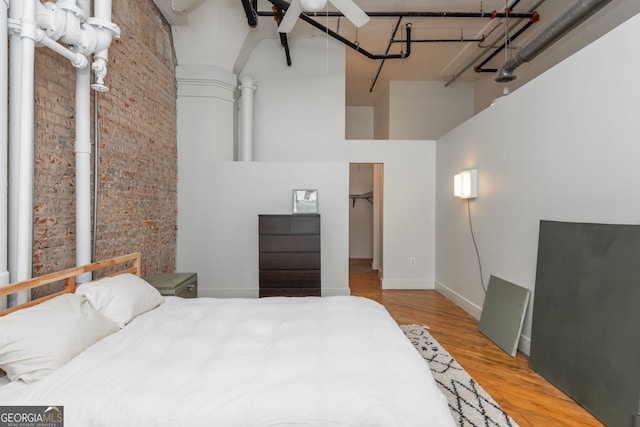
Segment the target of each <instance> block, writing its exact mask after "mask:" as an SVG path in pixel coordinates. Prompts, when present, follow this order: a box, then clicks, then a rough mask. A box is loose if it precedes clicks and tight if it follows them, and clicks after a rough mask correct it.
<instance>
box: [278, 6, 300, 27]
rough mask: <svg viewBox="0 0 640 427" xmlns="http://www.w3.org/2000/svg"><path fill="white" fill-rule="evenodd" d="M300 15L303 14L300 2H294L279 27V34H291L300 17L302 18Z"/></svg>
mask: <svg viewBox="0 0 640 427" xmlns="http://www.w3.org/2000/svg"><path fill="white" fill-rule="evenodd" d="M300 13H302V6H300V0H293V1H292V2H291V4H290V5H289V8H288V9H287V11H286V13H285V14H284V18H282V22H280V25H279V26H278V32H280V33H290V32H291V31H292V30H293V27H294V26H295V25H296V22H298V16H300Z"/></svg>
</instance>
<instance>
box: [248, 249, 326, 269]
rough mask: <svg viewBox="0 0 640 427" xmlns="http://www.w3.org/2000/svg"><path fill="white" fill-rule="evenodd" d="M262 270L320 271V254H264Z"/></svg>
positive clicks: (261, 255)
mask: <svg viewBox="0 0 640 427" xmlns="http://www.w3.org/2000/svg"><path fill="white" fill-rule="evenodd" d="M259 264H260V265H259V268H260V270H288V269H293V270H320V252H263V253H262V254H260V261H259Z"/></svg>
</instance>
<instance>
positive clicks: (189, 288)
mask: <svg viewBox="0 0 640 427" xmlns="http://www.w3.org/2000/svg"><path fill="white" fill-rule="evenodd" d="M194 288H195V285H189V286H187V289H188V290H189V291H192V290H193V289H194Z"/></svg>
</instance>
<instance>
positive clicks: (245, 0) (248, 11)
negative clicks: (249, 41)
mask: <svg viewBox="0 0 640 427" xmlns="http://www.w3.org/2000/svg"><path fill="white" fill-rule="evenodd" d="M242 7H243V8H244V14H245V15H246V16H247V24H248V25H249V26H250V27H251V28H255V27H257V26H258V14H257V13H256V11H255V9H254V8H253V5H252V4H251V1H250V0H242Z"/></svg>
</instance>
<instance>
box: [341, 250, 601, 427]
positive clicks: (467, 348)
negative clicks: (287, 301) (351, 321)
mask: <svg viewBox="0 0 640 427" xmlns="http://www.w3.org/2000/svg"><path fill="white" fill-rule="evenodd" d="M367 263H369V265H370V260H352V263H351V264H352V265H353V268H352V271H350V272H349V286H350V288H351V294H352V295H358V296H363V297H367V298H370V299H372V300H375V301H377V302H379V303H381V304H383V305H384V306H385V307H386V309H387V310H388V311H389V313H391V316H392V317H393V318H394V319H395V320H396V322H398V324H419V325H428V326H429V327H430V332H431V334H432V335H433V337H434V338H435V339H436V340H438V342H440V344H442V345H443V346H444V347H445V348H446V349H447V350H448V351H449V352H450V353H451V355H452V356H453V357H454V358H455V359H456V360H457V361H458V362H459V363H460V364H461V365H462V366H463V367H464V368H465V369H466V370H467V372H469V374H470V375H471V376H472V377H473V378H474V379H475V380H476V381H477V382H478V383H479V384H480V385H481V386H482V387H483V388H484V389H485V390H486V391H487V392H488V393H489V394H490V395H491V396H493V398H494V399H495V400H496V401H497V402H498V403H499V404H500V405H501V406H502V408H503V409H504V410H505V411H506V412H507V413H508V414H509V415H511V417H512V418H513V419H514V420H515V421H516V422H517V423H518V424H519V425H520V426H521V427H529V426H531V427H547V426H549V427H551V426H553V427H560V426H571V427H574V426H603V424H602V423H600V422H599V421H598V420H597V419H596V418H594V417H593V416H592V415H591V414H589V412H587V411H586V410H585V409H583V408H582V407H581V406H579V405H578V404H577V403H575V402H574V401H573V400H572V399H571V398H569V397H568V396H566V395H565V394H564V393H562V392H561V391H560V390H558V389H557V388H555V387H554V386H553V385H552V384H550V383H549V382H547V381H546V380H545V379H544V378H542V377H541V376H540V375H538V374H536V373H535V372H533V371H532V370H531V369H530V368H529V361H528V359H527V358H526V357H525V356H524V355H523V354H522V353H518V354H517V356H516V357H511V356H510V355H508V354H507V353H505V352H504V351H502V350H501V349H500V348H499V347H498V346H496V345H495V344H493V342H491V341H490V340H489V339H488V338H486V337H485V336H484V335H483V334H482V333H480V332H479V331H478V321H477V320H476V319H474V318H473V317H472V316H471V315H469V314H467V313H466V312H465V311H464V310H462V309H461V308H459V307H458V306H456V305H455V304H454V303H452V302H451V301H449V300H448V299H446V298H445V297H444V296H442V295H441V294H440V293H438V292H437V291H430V290H409V291H398V290H384V291H383V290H382V289H381V286H380V279H379V278H378V272H377V271H374V272H362V270H365V269H366V268H363V266H365V265H366V264H367Z"/></svg>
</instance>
